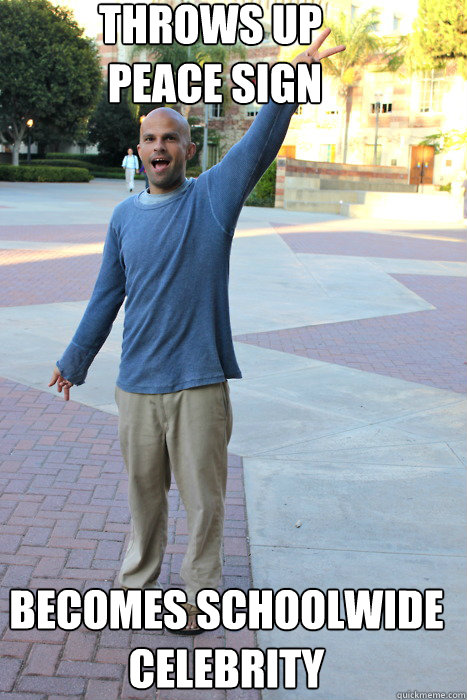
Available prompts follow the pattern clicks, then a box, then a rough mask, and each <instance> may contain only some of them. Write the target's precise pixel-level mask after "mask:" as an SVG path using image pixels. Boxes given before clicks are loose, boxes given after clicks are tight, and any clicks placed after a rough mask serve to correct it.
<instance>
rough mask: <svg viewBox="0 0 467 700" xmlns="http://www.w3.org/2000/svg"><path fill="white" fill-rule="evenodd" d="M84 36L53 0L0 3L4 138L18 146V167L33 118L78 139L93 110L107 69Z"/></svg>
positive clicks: (0, 118) (4, 0) (41, 125)
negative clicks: (103, 66) (21, 147)
mask: <svg viewBox="0 0 467 700" xmlns="http://www.w3.org/2000/svg"><path fill="white" fill-rule="evenodd" d="M82 34H83V30H82V29H81V28H80V27H79V26H78V25H77V23H76V22H75V20H74V19H73V18H72V15H71V13H70V11H69V10H65V9H63V8H61V7H54V6H53V5H52V4H51V3H50V2H48V0H0V138H1V139H2V140H3V141H4V142H7V143H11V144H12V145H13V164H14V165H17V164H18V156H19V148H20V145H21V142H22V140H23V138H24V136H25V132H26V129H27V126H26V122H27V121H28V120H29V119H33V120H34V124H35V126H36V127H37V129H38V131H39V130H40V131H41V132H42V133H44V130H45V129H47V128H49V129H50V130H51V132H54V133H55V134H57V133H60V135H61V136H62V137H63V136H66V137H68V138H73V136H74V135H75V134H76V133H79V132H80V131H82V129H83V125H84V124H85V123H86V121H87V118H88V116H89V114H90V112H91V111H92V110H93V108H94V106H95V104H96V102H97V99H98V93H99V86H100V84H101V81H102V78H101V69H100V65H99V59H98V55H97V49H96V47H95V45H94V43H93V42H92V41H91V40H89V39H86V38H84V37H83V36H82Z"/></svg>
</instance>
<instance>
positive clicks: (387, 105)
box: [371, 102, 392, 114]
mask: <svg viewBox="0 0 467 700" xmlns="http://www.w3.org/2000/svg"><path fill="white" fill-rule="evenodd" d="M375 112H376V103H375V102H372V103H371V113H372V114H374V113H375ZM379 112H380V114H386V112H392V102H380V103H379Z"/></svg>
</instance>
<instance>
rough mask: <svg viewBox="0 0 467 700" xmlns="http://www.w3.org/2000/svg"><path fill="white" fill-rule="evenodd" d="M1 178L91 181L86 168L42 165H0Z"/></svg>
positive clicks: (36, 180)
mask: <svg viewBox="0 0 467 700" xmlns="http://www.w3.org/2000/svg"><path fill="white" fill-rule="evenodd" d="M0 180H8V181H9V182H89V180H92V175H91V173H90V172H89V170H87V169H86V168H53V167H45V166H42V165H38V166H36V165H0Z"/></svg>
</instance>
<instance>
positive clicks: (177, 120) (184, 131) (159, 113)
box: [140, 107, 191, 143]
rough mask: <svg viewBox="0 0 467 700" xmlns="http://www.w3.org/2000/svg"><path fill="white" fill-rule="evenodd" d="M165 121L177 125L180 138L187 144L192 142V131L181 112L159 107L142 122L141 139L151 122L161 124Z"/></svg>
mask: <svg viewBox="0 0 467 700" xmlns="http://www.w3.org/2000/svg"><path fill="white" fill-rule="evenodd" d="M165 120H171V121H172V122H173V124H174V126H175V125H176V128H177V131H178V132H179V134H180V136H181V137H182V138H183V139H184V140H185V141H186V142H187V143H190V141H191V129H190V125H189V124H188V122H187V120H186V119H185V117H183V116H182V115H181V114H180V112H177V111H176V110H175V109H172V108H171V107H157V109H153V110H152V111H151V112H149V114H147V115H146V116H145V117H144V119H143V120H142V122H141V128H140V139H141V136H142V134H143V133H144V131H145V129H146V128H147V127H148V126H149V124H150V122H152V123H154V121H156V122H161V121H165Z"/></svg>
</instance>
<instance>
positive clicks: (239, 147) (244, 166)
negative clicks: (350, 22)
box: [206, 29, 345, 229]
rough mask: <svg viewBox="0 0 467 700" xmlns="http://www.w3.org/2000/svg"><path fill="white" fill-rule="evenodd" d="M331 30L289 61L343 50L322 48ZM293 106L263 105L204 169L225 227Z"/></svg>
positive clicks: (278, 140) (273, 151)
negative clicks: (239, 135)
mask: <svg viewBox="0 0 467 700" xmlns="http://www.w3.org/2000/svg"><path fill="white" fill-rule="evenodd" d="M330 33H331V30H330V29H324V30H323V31H322V32H321V33H320V35H319V36H318V37H317V38H316V40H315V41H314V42H313V43H312V44H311V45H310V46H309V47H308V48H307V49H305V51H302V52H301V53H300V54H298V55H297V56H295V58H294V59H293V61H292V65H294V66H296V65H297V64H298V63H308V64H309V65H310V64H311V63H319V62H320V61H321V60H322V59H324V58H327V57H328V56H332V55H333V54H336V53H339V52H340V51H344V50H345V46H335V47H332V48H329V49H323V50H321V45H322V44H323V42H324V41H325V40H326V39H327V37H328V36H329V34H330ZM296 109H297V105H296V104H281V105H279V104H275V103H274V102H272V101H270V102H268V103H267V104H265V105H263V107H262V108H261V109H260V111H259V113H258V115H257V116H256V118H255V120H254V121H253V123H252V125H251V126H250V128H249V129H248V131H247V132H246V134H244V136H242V138H241V139H240V141H239V142H238V143H236V144H235V145H234V146H232V148H231V149H230V150H229V151H228V153H226V155H225V156H224V158H223V159H222V160H221V161H220V163H218V164H217V165H215V166H214V167H213V168H211V169H210V170H209V171H207V173H206V175H207V177H208V178H209V184H208V187H209V191H210V200H211V206H212V208H213V211H214V214H215V215H216V218H217V219H218V221H220V222H221V223H222V225H223V226H224V227H225V228H227V229H229V223H230V221H234V220H235V216H236V215H238V211H239V208H240V207H241V206H242V205H243V203H244V201H245V200H246V198H247V197H248V195H249V193H250V192H251V190H252V189H253V187H254V186H255V184H256V183H257V182H258V180H259V178H260V177H261V175H263V173H264V172H265V171H266V169H267V168H268V167H269V165H271V163H272V161H273V160H274V158H275V157H276V155H277V152H278V151H279V148H280V147H281V145H282V142H283V140H284V138H285V135H286V133H287V129H288V128H289V123H290V119H291V117H292V114H293V113H294V112H295V110H296ZM226 195H228V197H226ZM235 213H236V214H235Z"/></svg>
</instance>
